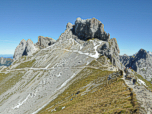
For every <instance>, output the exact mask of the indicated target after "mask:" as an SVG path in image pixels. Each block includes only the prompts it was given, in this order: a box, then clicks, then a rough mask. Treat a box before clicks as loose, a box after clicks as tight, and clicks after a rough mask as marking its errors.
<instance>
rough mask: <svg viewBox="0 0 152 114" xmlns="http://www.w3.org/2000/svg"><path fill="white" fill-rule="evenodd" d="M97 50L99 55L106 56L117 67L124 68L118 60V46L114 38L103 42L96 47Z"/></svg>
mask: <svg viewBox="0 0 152 114" xmlns="http://www.w3.org/2000/svg"><path fill="white" fill-rule="evenodd" d="M98 52H99V53H100V54H101V55H105V56H107V57H108V58H109V59H110V60H111V61H112V64H113V65H115V66H117V67H118V68H119V69H124V68H125V67H124V65H123V64H121V62H120V61H119V53H120V50H119V47H118V44H117V41H116V38H113V39H110V40H109V42H106V43H104V44H103V45H101V46H100V47H99V48H98Z"/></svg>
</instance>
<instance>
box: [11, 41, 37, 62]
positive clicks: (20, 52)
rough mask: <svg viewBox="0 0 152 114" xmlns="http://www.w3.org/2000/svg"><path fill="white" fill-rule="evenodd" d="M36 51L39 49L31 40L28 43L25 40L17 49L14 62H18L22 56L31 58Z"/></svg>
mask: <svg viewBox="0 0 152 114" xmlns="http://www.w3.org/2000/svg"><path fill="white" fill-rule="evenodd" d="M36 51H37V48H36V47H35V46H34V44H33V42H32V41H31V40H30V39H28V40H27V41H25V40H24V39H23V40H22V41H21V42H20V44H19V45H18V46H17V47H16V49H15V52H14V56H13V60H17V59H19V58H20V57H22V56H31V55H32V54H33V53H34V52H36Z"/></svg>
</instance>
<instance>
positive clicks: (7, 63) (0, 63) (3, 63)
mask: <svg viewBox="0 0 152 114" xmlns="http://www.w3.org/2000/svg"><path fill="white" fill-rule="evenodd" d="M12 62H13V59H11V58H4V57H1V58H0V66H10V65H11V63H12Z"/></svg>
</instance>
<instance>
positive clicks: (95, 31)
mask: <svg viewBox="0 0 152 114" xmlns="http://www.w3.org/2000/svg"><path fill="white" fill-rule="evenodd" d="M74 34H75V35H77V36H78V37H80V38H82V39H84V40H87V39H90V38H98V39H100V40H104V41H108V40H109V39H110V34H107V33H106V32H105V31H104V25H103V24H102V23H101V22H100V21H99V20H97V19H95V18H92V19H87V20H83V19H81V18H77V19H76V21H75V26H74Z"/></svg>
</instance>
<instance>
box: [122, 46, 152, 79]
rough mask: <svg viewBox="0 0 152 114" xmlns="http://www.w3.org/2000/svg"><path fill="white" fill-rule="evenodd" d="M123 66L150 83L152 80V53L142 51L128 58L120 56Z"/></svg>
mask: <svg viewBox="0 0 152 114" xmlns="http://www.w3.org/2000/svg"><path fill="white" fill-rule="evenodd" d="M120 61H121V62H122V64H123V65H125V66H126V67H128V68H131V69H133V70H134V71H136V72H137V73H138V74H140V75H141V76H143V78H145V79H146V80H148V81H151V80H152V70H151V69H152V52H150V51H146V50H144V49H140V50H139V51H138V52H137V53H136V54H133V55H132V56H127V55H126V54H124V55H120Z"/></svg>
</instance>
